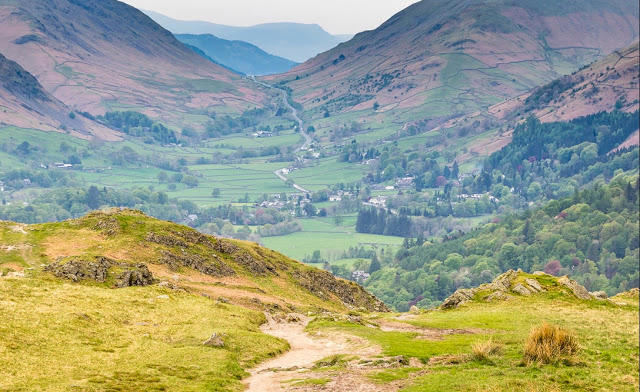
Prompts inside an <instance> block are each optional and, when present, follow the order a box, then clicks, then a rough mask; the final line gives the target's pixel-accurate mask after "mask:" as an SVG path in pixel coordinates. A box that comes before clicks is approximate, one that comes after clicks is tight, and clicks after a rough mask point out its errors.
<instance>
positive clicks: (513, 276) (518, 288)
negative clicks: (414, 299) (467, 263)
mask: <svg viewBox="0 0 640 392" xmlns="http://www.w3.org/2000/svg"><path fill="white" fill-rule="evenodd" d="M533 275H534V276H536V277H538V276H539V277H541V279H542V278H544V279H549V278H552V279H555V280H556V282H557V285H554V287H558V286H560V287H563V288H565V289H568V291H569V292H570V293H572V294H573V295H575V296H576V297H578V298H580V299H593V298H596V297H598V296H597V295H595V294H593V295H592V294H591V293H589V292H588V291H587V289H585V288H584V287H583V286H581V285H580V284H578V283H577V282H576V281H575V280H572V279H570V278H569V277H568V276H562V277H560V278H554V277H552V276H550V275H547V274H545V273H544V272H538V271H537V272H534V273H533ZM527 276H529V277H527ZM530 276H531V275H526V274H522V273H521V271H519V272H518V271H513V270H511V271H507V272H505V273H504V274H502V275H500V276H498V277H497V278H495V279H494V280H493V282H491V283H487V284H483V285H481V286H478V287H476V288H471V289H458V290H456V292H455V293H453V295H451V296H450V297H449V298H447V299H446V300H444V302H443V303H442V305H441V308H443V309H451V308H456V307H458V306H460V305H462V304H464V303H466V302H469V301H472V300H483V301H486V302H491V301H506V300H510V299H513V298H515V296H516V295H520V296H525V297H528V296H531V295H533V294H536V293H541V292H544V291H547V290H549V289H551V287H549V286H545V285H543V284H542V283H541V281H540V280H538V279H534V278H531V277H530ZM542 282H545V280H542ZM602 294H604V293H602ZM599 295H600V294H599ZM600 296H601V295H600ZM604 299H606V294H604Z"/></svg>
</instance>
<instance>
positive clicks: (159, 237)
mask: <svg viewBox="0 0 640 392" xmlns="http://www.w3.org/2000/svg"><path fill="white" fill-rule="evenodd" d="M146 240H147V241H148V242H153V243H154V244H158V245H165V246H170V247H175V246H177V247H180V248H188V247H189V244H188V243H186V242H185V241H183V240H181V239H180V238H176V237H174V236H170V235H163V234H158V233H154V232H149V233H147V237H146Z"/></svg>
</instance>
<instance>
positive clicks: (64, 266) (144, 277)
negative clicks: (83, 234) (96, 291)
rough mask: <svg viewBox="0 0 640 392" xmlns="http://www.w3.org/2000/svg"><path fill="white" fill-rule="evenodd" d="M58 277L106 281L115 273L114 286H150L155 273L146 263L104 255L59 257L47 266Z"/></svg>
mask: <svg viewBox="0 0 640 392" xmlns="http://www.w3.org/2000/svg"><path fill="white" fill-rule="evenodd" d="M45 271H48V272H52V273H53V275H55V276H56V277H58V278H62V279H68V280H71V281H73V282H80V281H83V280H93V281H96V282H100V283H104V282H107V281H108V280H109V278H110V275H115V276H113V278H114V279H115V282H114V287H116V288H123V287H131V286H148V285H150V284H153V274H152V273H151V271H149V268H148V267H147V265H146V264H143V263H139V264H129V263H124V262H117V261H115V260H112V259H109V258H107V257H103V256H94V257H89V256H87V257H71V258H64V257H61V258H59V259H58V260H57V261H56V262H55V263H51V264H49V265H48V266H46V267H45Z"/></svg>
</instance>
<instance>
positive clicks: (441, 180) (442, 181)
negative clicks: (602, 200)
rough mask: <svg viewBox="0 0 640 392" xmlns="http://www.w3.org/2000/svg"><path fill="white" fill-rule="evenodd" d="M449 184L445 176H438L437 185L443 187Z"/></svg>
mask: <svg viewBox="0 0 640 392" xmlns="http://www.w3.org/2000/svg"><path fill="white" fill-rule="evenodd" d="M445 185H447V179H446V178H445V177H444V176H438V177H437V178H436V186H437V187H442V186H445Z"/></svg>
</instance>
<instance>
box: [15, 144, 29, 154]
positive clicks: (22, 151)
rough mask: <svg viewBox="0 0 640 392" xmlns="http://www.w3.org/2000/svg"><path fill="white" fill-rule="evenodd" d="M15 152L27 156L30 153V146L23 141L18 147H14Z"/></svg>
mask: <svg viewBox="0 0 640 392" xmlns="http://www.w3.org/2000/svg"><path fill="white" fill-rule="evenodd" d="M16 152H17V153H19V154H23V155H27V154H28V153H29V152H31V145H30V144H29V142H27V141H24V142H22V143H20V145H18V147H16Z"/></svg>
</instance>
